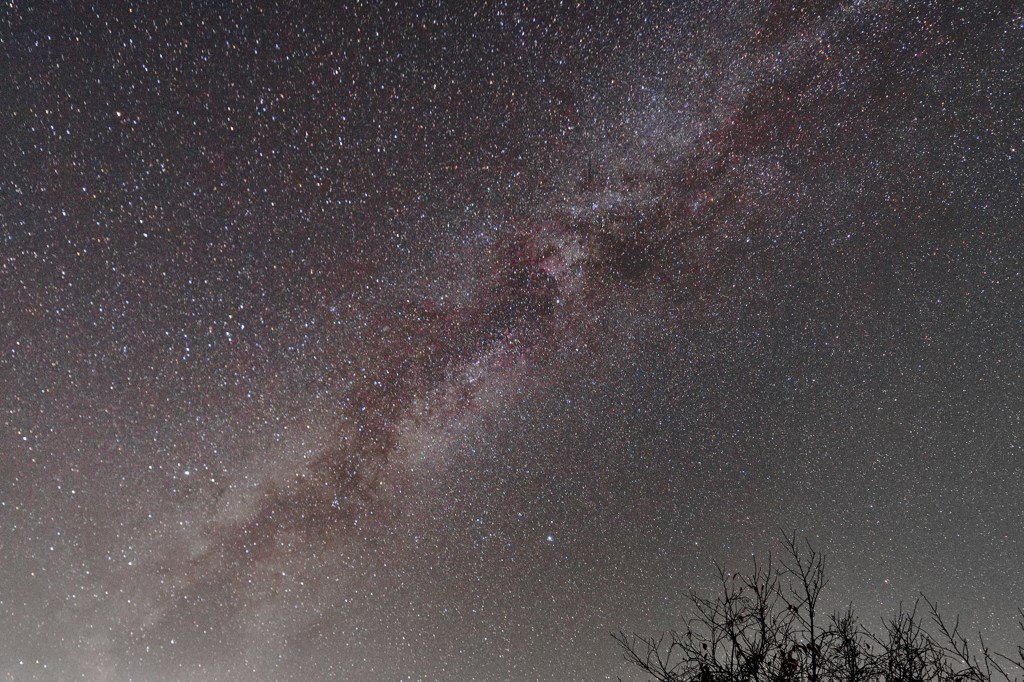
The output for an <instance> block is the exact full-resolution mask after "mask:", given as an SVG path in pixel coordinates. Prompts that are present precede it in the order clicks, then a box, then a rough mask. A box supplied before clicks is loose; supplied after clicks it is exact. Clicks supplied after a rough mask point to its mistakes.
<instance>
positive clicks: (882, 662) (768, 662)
mask: <svg viewBox="0 0 1024 682" xmlns="http://www.w3.org/2000/svg"><path fill="white" fill-rule="evenodd" d="M782 544H783V558H782V559H781V560H780V559H777V558H775V557H773V556H772V555H769V556H768V558H767V561H763V562H760V561H758V560H756V559H755V560H754V562H753V565H752V566H751V569H750V571H749V573H728V572H726V571H725V570H724V569H723V568H721V567H720V566H719V567H718V583H719V588H718V594H717V595H716V596H713V597H703V596H701V595H699V594H697V593H696V592H691V593H690V595H689V599H688V601H689V605H690V608H691V610H692V616H691V617H690V618H689V620H687V622H686V629H685V630H673V631H669V632H666V633H662V634H660V635H657V636H641V635H635V634H632V635H630V634H626V633H625V632H619V633H616V634H614V635H613V637H614V638H615V640H616V642H618V644H619V646H620V647H621V648H622V651H623V654H624V657H625V660H626V661H627V662H629V663H631V664H633V665H634V666H636V667H637V668H639V669H640V670H641V671H643V672H644V673H645V674H646V675H649V676H650V677H651V678H653V680H656V681H657V682H1024V677H1022V676H1021V671H1022V670H1024V646H1018V647H1017V651H1016V652H1015V654H1014V655H1010V656H1007V655H1004V654H1000V653H997V652H994V651H991V650H990V649H989V648H988V646H987V645H986V644H985V641H984V639H982V637H981V636H980V635H979V637H978V641H977V644H976V645H975V644H973V643H972V642H971V641H969V640H968V638H967V637H966V636H965V635H964V634H963V632H962V631H961V628H960V620H959V618H956V619H954V620H953V621H952V622H950V621H949V620H948V619H947V618H946V617H944V616H943V615H942V614H941V612H940V610H939V607H938V604H936V603H935V602H932V601H929V600H928V599H927V598H925V597H922V598H921V600H920V601H919V602H917V603H915V604H914V606H913V607H912V608H910V609H905V608H903V606H902V605H901V606H900V607H899V610H898V611H897V612H896V614H895V615H894V616H892V617H891V618H889V619H887V620H885V621H883V624H882V628H881V629H880V631H878V632H874V631H872V630H870V629H869V628H867V627H866V626H864V625H863V624H862V623H861V622H860V620H859V619H858V617H857V615H856V614H855V612H854V611H853V608H852V606H851V607H848V608H847V609H846V610H845V611H841V612H837V613H831V614H827V615H826V614H823V613H822V612H821V608H820V597H821V595H822V592H823V590H824V589H825V588H826V586H827V585H828V578H827V575H826V571H825V559H824V557H823V556H822V554H821V553H820V552H818V551H817V550H815V549H814V548H813V547H812V546H811V545H810V543H808V542H806V541H803V542H801V541H799V540H798V539H797V537H796V535H792V536H787V537H784V538H783V543H782ZM921 601H923V604H924V608H923V609H922V608H921ZM1019 613H1020V616H1021V621H1020V622H1019V623H1018V624H1019V625H1020V627H1021V630H1022V631H1024V610H1021V611H1020V612H1019Z"/></svg>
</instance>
